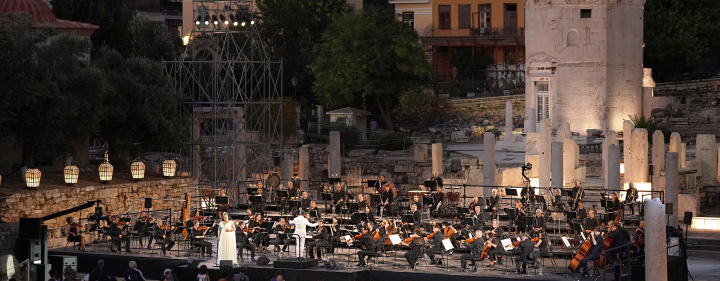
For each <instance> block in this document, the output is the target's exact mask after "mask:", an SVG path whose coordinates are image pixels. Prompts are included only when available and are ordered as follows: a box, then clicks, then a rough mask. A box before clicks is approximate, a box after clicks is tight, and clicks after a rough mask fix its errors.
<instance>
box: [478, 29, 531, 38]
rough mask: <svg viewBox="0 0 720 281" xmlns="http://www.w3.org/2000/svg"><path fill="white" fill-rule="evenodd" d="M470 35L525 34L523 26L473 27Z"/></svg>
mask: <svg viewBox="0 0 720 281" xmlns="http://www.w3.org/2000/svg"><path fill="white" fill-rule="evenodd" d="M471 33H472V35H475V36H525V28H522V27H521V28H489V27H481V28H473V29H472V30H471Z"/></svg>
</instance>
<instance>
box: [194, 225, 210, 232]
mask: <svg viewBox="0 0 720 281" xmlns="http://www.w3.org/2000/svg"><path fill="white" fill-rule="evenodd" d="M208 229H210V228H209V227H207V226H204V225H201V226H198V228H197V230H202V231H205V230H208Z"/></svg>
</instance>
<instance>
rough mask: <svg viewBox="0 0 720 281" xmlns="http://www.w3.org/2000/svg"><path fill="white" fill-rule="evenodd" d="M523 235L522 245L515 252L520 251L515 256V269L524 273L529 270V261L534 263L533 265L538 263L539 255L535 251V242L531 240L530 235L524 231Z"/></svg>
mask: <svg viewBox="0 0 720 281" xmlns="http://www.w3.org/2000/svg"><path fill="white" fill-rule="evenodd" d="M522 237H523V240H522V241H521V242H520V245H518V247H516V248H515V252H516V253H519V255H518V256H517V257H516V258H515V269H517V273H518V274H524V273H526V272H527V264H528V263H532V264H533V266H534V264H535V263H537V257H536V256H535V254H534V253H533V250H535V244H533V242H532V241H531V240H530V235H528V234H527V233H523V235H522ZM520 266H522V270H521V269H520Z"/></svg>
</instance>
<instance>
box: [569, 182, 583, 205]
mask: <svg viewBox="0 0 720 281" xmlns="http://www.w3.org/2000/svg"><path fill="white" fill-rule="evenodd" d="M578 193H580V195H579V196H578ZM583 193H584V192H583V191H582V187H580V186H574V187H573V188H572V196H573V197H572V199H570V203H572V205H571V206H570V208H573V209H574V208H577V207H578V203H579V202H580V201H581V200H582V197H583ZM575 198H577V200H575Z"/></svg>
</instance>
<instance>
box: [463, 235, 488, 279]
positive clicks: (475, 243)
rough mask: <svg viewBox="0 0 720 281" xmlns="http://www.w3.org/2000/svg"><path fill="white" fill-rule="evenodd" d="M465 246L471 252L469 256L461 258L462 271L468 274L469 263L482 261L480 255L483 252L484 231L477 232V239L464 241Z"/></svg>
mask: <svg viewBox="0 0 720 281" xmlns="http://www.w3.org/2000/svg"><path fill="white" fill-rule="evenodd" d="M463 243H464V244H465V246H466V247H467V248H468V249H469V250H470V253H469V254H465V255H462V256H460V271H462V272H467V261H472V262H473V264H474V263H475V261H479V260H480V254H481V252H482V250H483V239H482V230H475V237H474V238H470V239H467V240H465V241H463Z"/></svg>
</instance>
